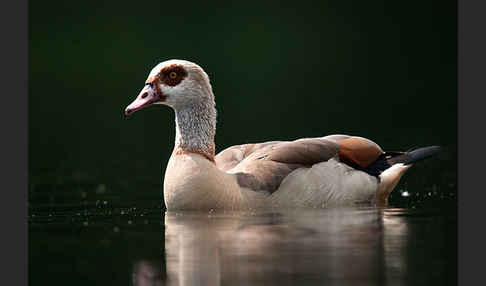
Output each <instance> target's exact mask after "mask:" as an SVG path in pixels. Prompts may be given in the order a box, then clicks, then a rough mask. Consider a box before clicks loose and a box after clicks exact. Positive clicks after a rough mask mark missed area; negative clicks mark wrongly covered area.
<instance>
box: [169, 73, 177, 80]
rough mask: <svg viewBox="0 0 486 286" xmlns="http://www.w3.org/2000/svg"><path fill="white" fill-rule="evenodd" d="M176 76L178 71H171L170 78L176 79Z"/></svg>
mask: <svg viewBox="0 0 486 286" xmlns="http://www.w3.org/2000/svg"><path fill="white" fill-rule="evenodd" d="M176 77H177V73H176V72H170V74H169V78H171V79H175V78H176Z"/></svg>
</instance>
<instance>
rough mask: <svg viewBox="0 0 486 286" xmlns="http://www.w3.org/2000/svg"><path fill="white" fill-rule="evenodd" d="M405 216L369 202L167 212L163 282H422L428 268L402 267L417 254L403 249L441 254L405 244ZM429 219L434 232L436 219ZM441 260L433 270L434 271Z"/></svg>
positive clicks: (424, 257)
mask: <svg viewBox="0 0 486 286" xmlns="http://www.w3.org/2000/svg"><path fill="white" fill-rule="evenodd" d="M406 215H407V212H406V211H403V210H393V209H388V210H382V209H376V208H361V209H348V208H334V209H326V210H293V211H285V212H280V213H218V214H201V213H192V212H189V213H187V212H186V213H170V212H169V213H167V214H166V217H165V222H166V236H165V239H166V244H165V249H166V263H167V275H168V281H169V285H232V284H238V285H240V284H241V285H269V284H270V282H271V284H279V285H295V284H296V283H305V284H306V285H311V284H316V285H317V284H319V285H322V283H337V284H339V285H370V284H390V285H404V284H409V283H410V282H413V281H416V282H417V281H420V282H422V283H423V282H425V281H427V280H428V279H429V278H430V277H431V276H430V275H429V270H430V269H429V270H427V269H418V268H413V269H409V268H408V265H410V264H411V263H414V261H410V259H411V257H412V258H413V257H420V256H409V255H408V254H409V253H410V252H412V253H414V252H417V251H420V252H421V253H422V255H421V259H422V261H417V262H419V263H423V260H425V261H427V259H429V260H431V262H433V261H437V260H439V261H440V260H443V259H444V257H441V255H440V253H437V252H435V251H432V252H430V251H426V250H424V249H409V240H410V239H422V238H421V237H420V236H419V237H412V238H411V237H410V232H409V227H410V226H409V224H410V222H409V221H408V220H407V216H406ZM428 218H430V217H428ZM419 225H425V226H427V227H428V228H430V227H431V226H432V227H433V225H434V224H430V225H429V223H425V224H419ZM435 225H436V226H438V227H439V228H436V231H438V233H441V229H440V224H439V225H437V224H435ZM443 231H444V229H442V232H443ZM439 235H440V234H439ZM429 239H433V237H429ZM452 246H454V247H455V245H452ZM430 247H431V248H434V246H433V245H431V246H430ZM429 254H431V255H430V256H427V255H429ZM434 255H435V256H434ZM446 266H447V265H445V264H443V265H442V266H441V267H438V268H436V269H434V271H436V272H437V273H439V275H438V276H440V273H444V272H445V267H446ZM412 271H413V272H412ZM434 276H435V275H434ZM436 278H437V277H434V279H436ZM442 279H444V278H442ZM439 281H440V278H439ZM430 282H438V281H437V280H434V281H432V280H431V281H430Z"/></svg>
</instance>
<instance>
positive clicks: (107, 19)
mask: <svg viewBox="0 0 486 286" xmlns="http://www.w3.org/2000/svg"><path fill="white" fill-rule="evenodd" d="M179 3H180V4H179ZM171 58H179V59H187V60H190V61H194V62H196V63H198V64H200V65H201V66H202V67H203V68H204V69H205V70H206V72H207V73H208V74H209V76H210V78H211V83H212V85H213V90H214V92H215V95H216V101H217V108H218V129H217V135H216V146H217V151H221V150H222V149H224V148H226V147H228V146H230V145H235V144H241V143H246V142H260V141H268V140H291V139H296V138H300V137H313V136H324V135H328V134H336V133H342V134H352V135H359V136H363V137H367V138H370V139H372V140H374V141H375V142H377V143H378V144H380V145H381V146H382V148H383V149H385V150H407V149H408V148H410V147H418V146H426V145H441V146H443V147H444V151H443V152H442V154H441V155H440V157H439V159H436V160H431V161H429V162H424V163H423V164H420V165H419V164H417V165H416V166H414V168H413V169H411V170H410V172H409V173H408V174H407V175H406V177H405V178H404V180H402V182H401V188H410V189H413V188H415V189H414V190H412V191H416V192H428V191H429V190H434V192H439V193H440V192H442V193H451V192H454V193H455V190H456V145H457V140H456V131H457V120H456V115H457V113H456V91H457V81H456V3H455V1H421V2H413V1H319V2H317V1H316V2H307V1H298V2H294V3H292V4H291V5H290V4H289V5H288V4H284V3H280V2H278V3H274V2H272V3H270V2H266V1H260V2H254V3H244V4H241V3H239V4H236V3H235V4H233V3H228V2H227V1H221V2H219V3H218V2H207V1H197V2H191V1H138V2H123V1H110V2H93V3H86V2H82V1H81V2H79V1H78V2H75V4H74V3H73V2H68V1H30V3H29V201H30V203H31V204H39V205H42V204H46V203H48V204H51V205H53V204H64V203H73V204H76V203H80V202H83V201H94V200H96V199H97V198H98V197H100V196H101V197H103V198H107V199H108V200H109V201H110V202H118V203H123V202H127V201H133V200H145V199H148V200H159V201H160V200H161V181H162V174H163V172H164V170H165V165H166V163H167V160H168V158H169V156H170V153H171V151H172V147H173V140H174V118H173V116H174V115H173V112H172V111H171V110H170V109H169V108H167V107H164V106H154V107H150V108H148V109H146V110H143V111H140V112H137V113H136V114H134V116H132V117H130V118H125V117H124V115H123V110H124V108H125V107H126V106H127V105H128V104H129V103H130V102H131V101H132V100H133V99H134V98H135V96H136V95H137V94H138V92H139V91H140V89H141V88H142V87H143V84H144V81H145V79H146V77H147V75H148V72H149V71H150V69H151V68H152V67H153V66H155V65H156V64H157V63H159V62H161V61H164V60H167V59H171Z"/></svg>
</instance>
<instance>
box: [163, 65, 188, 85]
mask: <svg viewBox="0 0 486 286" xmlns="http://www.w3.org/2000/svg"><path fill="white" fill-rule="evenodd" d="M186 76H187V72H186V70H185V69H184V68H183V67H182V66H180V65H176V64H174V65H170V66H168V67H165V68H163V69H162V70H161V71H160V73H159V80H160V81H161V82H163V83H164V84H166V85H168V86H176V85H178V84H179V83H180V82H181V81H182V80H183V79H184V78H186Z"/></svg>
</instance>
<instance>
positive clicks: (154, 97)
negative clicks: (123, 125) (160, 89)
mask: <svg viewBox="0 0 486 286" xmlns="http://www.w3.org/2000/svg"><path fill="white" fill-rule="evenodd" d="M159 101H163V100H162V96H160V95H159V94H158V93H157V92H156V91H155V90H154V88H153V83H147V84H146V85H145V87H144V88H143V89H142V91H140V94H139V95H138V96H137V98H136V99H135V100H134V101H133V102H132V103H130V105H129V106H127V108H125V115H130V114H132V113H133V112H135V111H137V110H140V109H142V108H144V107H147V106H149V105H151V104H152V103H155V102H159Z"/></svg>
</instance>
